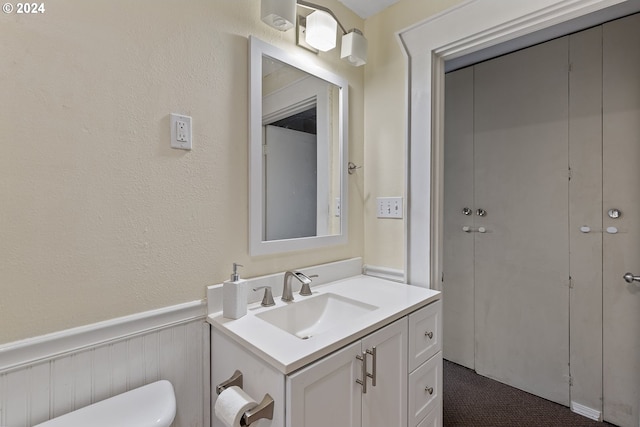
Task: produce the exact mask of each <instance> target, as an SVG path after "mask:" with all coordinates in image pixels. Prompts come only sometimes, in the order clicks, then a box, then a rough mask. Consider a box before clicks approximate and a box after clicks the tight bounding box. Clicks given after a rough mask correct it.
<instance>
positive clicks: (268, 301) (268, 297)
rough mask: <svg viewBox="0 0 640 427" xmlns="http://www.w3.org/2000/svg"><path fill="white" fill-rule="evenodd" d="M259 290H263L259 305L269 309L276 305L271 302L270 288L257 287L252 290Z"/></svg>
mask: <svg viewBox="0 0 640 427" xmlns="http://www.w3.org/2000/svg"><path fill="white" fill-rule="evenodd" d="M260 289H264V296H263V297H262V302H261V303H260V305H261V306H263V307H271V306H272V305H276V303H275V301H273V294H272V293H271V286H258V287H257V288H253V290H254V291H259V290H260Z"/></svg>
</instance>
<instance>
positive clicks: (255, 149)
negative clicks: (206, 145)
mask: <svg viewBox="0 0 640 427" xmlns="http://www.w3.org/2000/svg"><path fill="white" fill-rule="evenodd" d="M263 56H269V57H271V58H273V59H276V60H278V61H280V62H283V63H285V64H288V65H290V66H292V67H295V68H297V69H299V70H302V71H304V72H306V73H308V74H310V75H313V76H315V77H317V78H319V79H322V80H325V81H327V82H329V83H332V84H334V85H336V86H338V87H339V88H340V96H339V102H338V107H339V109H340V111H339V117H340V120H339V121H340V123H339V129H338V135H339V136H338V139H339V141H338V147H339V148H338V151H339V162H340V205H341V206H340V233H339V234H334V235H327V236H312V237H301V238H295V239H284V240H270V241H264V240H262V230H263V226H264V224H263V222H264V214H263V203H262V201H263V192H264V186H263V182H262V177H263V158H262V157H263V156H262V143H263V142H262V138H263V133H262V57H263ZM348 91H349V85H348V83H347V80H346V79H344V78H342V77H340V76H338V75H336V74H333V73H331V72H329V71H327V70H325V69H323V68H321V67H319V66H317V65H315V64H312V63H310V62H309V60H308V59H303V58H302V57H298V56H295V55H293V54H290V53H288V52H285V51H284V50H281V49H279V48H277V47H275V46H272V45H270V44H268V43H266V42H264V41H262V40H260V39H258V38H256V37H253V36H249V253H250V254H251V255H252V256H255V255H267V254H275V253H282V252H291V251H297V250H305V249H315V248H322V247H327V246H335V245H341V244H345V243H346V242H347V236H348V232H347V223H348V221H347V219H348V212H349V211H348V194H347V187H348V183H347V174H346V171H347V156H348V143H347V141H348V138H347V135H348V122H347V118H348V111H349V108H348V105H349V92H348ZM292 208H294V207H293V206H292Z"/></svg>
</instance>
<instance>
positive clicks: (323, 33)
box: [261, 0, 368, 67]
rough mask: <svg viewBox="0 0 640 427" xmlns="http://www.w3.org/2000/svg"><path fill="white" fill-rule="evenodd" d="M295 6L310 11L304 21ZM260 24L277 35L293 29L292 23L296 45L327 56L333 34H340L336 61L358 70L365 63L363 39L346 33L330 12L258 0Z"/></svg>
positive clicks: (292, 0)
mask: <svg viewBox="0 0 640 427" xmlns="http://www.w3.org/2000/svg"><path fill="white" fill-rule="evenodd" d="M296 5H297V6H301V7H304V8H307V9H311V10H313V12H311V13H310V14H308V15H307V16H306V17H305V16H301V15H298V17H297V19H296ZM261 17H262V20H263V21H264V22H265V23H266V24H267V25H269V26H270V27H273V28H275V29H277V30H280V31H287V30H288V29H290V28H293V22H294V20H295V22H296V27H297V28H296V34H297V35H298V37H297V44H298V46H300V47H303V48H305V49H309V50H312V51H314V52H316V53H317V51H316V50H320V51H323V52H327V51H329V50H331V49H333V48H334V47H336V31H337V29H338V28H337V27H340V31H341V32H342V46H341V48H340V58H341V59H344V60H345V61H347V62H348V63H349V64H351V65H353V66H355V67H359V66H361V65H364V64H366V63H367V49H368V42H367V39H366V38H365V37H364V35H362V31H360V30H358V29H356V28H353V29H351V30H349V31H347V30H346V29H345V28H344V26H343V25H342V24H341V23H340V20H339V19H338V17H337V16H336V15H335V13H333V11H331V9H329V8H327V7H324V6H321V5H318V4H315V3H311V2H308V1H306V0H297V1H296V0H261Z"/></svg>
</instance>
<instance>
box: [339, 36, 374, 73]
mask: <svg viewBox="0 0 640 427" xmlns="http://www.w3.org/2000/svg"><path fill="white" fill-rule="evenodd" d="M368 47H369V42H368V41H367V39H366V38H364V36H363V35H362V33H361V32H360V31H358V30H355V29H354V30H351V32H349V33H347V34H345V35H344V36H342V48H341V50H340V58H342V59H344V60H345V61H347V62H348V63H349V64H351V65H354V66H356V67H359V66H361V65H364V64H366V63H367V49H368Z"/></svg>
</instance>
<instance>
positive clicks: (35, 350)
mask: <svg viewBox="0 0 640 427" xmlns="http://www.w3.org/2000/svg"><path fill="white" fill-rule="evenodd" d="M205 315H206V302H205V301H192V302H188V303H184V304H179V305H174V306H171V307H164V308H161V309H158V310H152V311H146V312H143V313H136V314H134V315H131V316H125V317H119V318H116V319H111V320H107V321H104V322H99V323H94V324H92V325H86V326H80V327H77V328H72V329H67V330H64V331H59V332H54V333H51V334H47V335H42V336H39V337H35V338H29V339H25V340H21V341H15V342H11V343H8V344H4V345H0V373H2V372H6V371H10V370H13V369H19V368H22V367H24V366H28V365H32V364H34V363H37V362H40V361H43V360H48V359H53V358H56V357H61V356H64V355H66V354H70V353H74V352H78V351H81V350H83V349H86V348H90V347H94V346H97V345H105V344H108V343H110V342H114V341H118V340H122V339H126V338H128V337H132V336H135V335H140V334H144V333H145V332H148V331H150V330H157V329H161V328H164V327H169V326H174V325H178V324H181V323H186V322H191V321H194V320H196V319H198V318H204V317H205Z"/></svg>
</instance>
